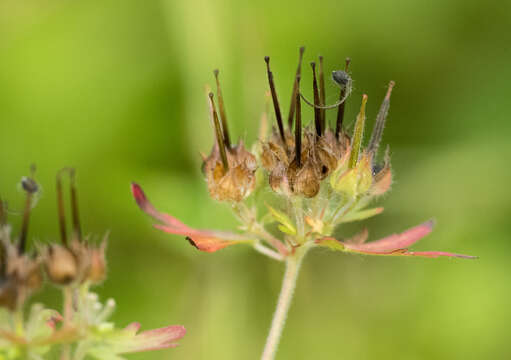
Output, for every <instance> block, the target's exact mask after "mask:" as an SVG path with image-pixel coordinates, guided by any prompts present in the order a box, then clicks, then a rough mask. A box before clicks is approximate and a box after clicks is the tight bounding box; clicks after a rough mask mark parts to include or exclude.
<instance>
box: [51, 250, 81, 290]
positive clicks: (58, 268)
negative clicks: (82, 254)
mask: <svg viewBox="0 0 511 360" xmlns="http://www.w3.org/2000/svg"><path fill="white" fill-rule="evenodd" d="M44 268H45V270H46V274H47V275H48V278H49V279H50V281H51V282H53V283H54V284H56V285H69V284H71V283H73V282H74V281H75V280H76V278H77V276H78V260H77V258H76V257H75V255H74V254H73V252H72V251H71V250H69V249H68V248H67V247H64V246H61V245H49V246H48V247H47V249H46V252H45V255H44Z"/></svg>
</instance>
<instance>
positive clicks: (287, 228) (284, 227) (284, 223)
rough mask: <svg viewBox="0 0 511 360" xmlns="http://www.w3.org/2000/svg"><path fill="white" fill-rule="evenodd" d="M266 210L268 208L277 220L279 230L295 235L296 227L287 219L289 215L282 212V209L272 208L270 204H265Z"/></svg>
mask: <svg viewBox="0 0 511 360" xmlns="http://www.w3.org/2000/svg"><path fill="white" fill-rule="evenodd" d="M266 207H267V208H268V210H270V214H271V215H272V216H273V218H274V219H275V221H277V222H278V223H279V224H280V225H279V230H280V231H282V232H283V233H285V234H289V235H296V228H295V226H294V225H293V223H292V222H291V220H290V219H289V217H288V216H287V215H286V214H284V213H283V212H282V211H279V210H276V209H274V208H272V207H271V206H270V205H268V204H266Z"/></svg>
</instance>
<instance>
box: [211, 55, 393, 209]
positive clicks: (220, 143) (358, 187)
mask: <svg viewBox="0 0 511 360" xmlns="http://www.w3.org/2000/svg"><path fill="white" fill-rule="evenodd" d="M303 54H304V48H300V53H299V61H298V68H297V70H296V76H295V81H294V83H293V90H292V93H291V105H290V109H289V116H288V123H287V126H285V125H284V122H283V116H282V113H281V105H280V103H279V99H278V95H277V90H276V85H275V77H274V74H273V72H272V70H271V68H270V58H269V57H268V56H266V57H265V58H264V60H265V63H266V74H267V77H268V83H269V88H270V94H271V99H272V102H273V109H274V113H275V122H276V124H275V125H276V126H274V127H273V130H272V131H271V134H270V136H269V138H268V139H266V140H265V139H260V144H259V145H260V146H259V149H260V152H259V154H258V155H259V156H258V157H257V158H258V159H259V160H260V164H261V167H262V168H263V169H264V170H265V171H266V173H267V174H268V183H269V185H270V187H271V189H272V190H273V191H275V192H277V193H279V194H281V195H284V196H288V197H289V196H302V197H305V198H313V197H315V196H316V195H317V194H318V193H319V191H320V188H321V185H322V184H323V183H324V180H325V179H327V178H328V179H329V180H330V181H327V182H326V183H327V184H329V185H330V186H331V187H332V188H333V190H334V191H336V192H338V193H342V194H343V195H347V196H349V197H357V196H359V195H361V194H366V193H370V194H371V195H374V196H377V195H381V194H383V193H385V192H386V191H387V190H388V189H389V188H390V185H391V183H392V174H391V171H390V161H389V155H388V152H387V153H386V156H385V160H384V163H383V164H379V163H378V162H377V160H376V159H377V151H378V147H379V144H380V141H381V138H382V134H383V129H384V125H385V120H386V117H387V114H388V109H389V105H390V93H391V91H392V87H393V86H394V83H393V82H391V83H390V84H389V90H388V92H387V95H386V96H385V99H384V101H383V103H382V105H381V108H380V111H379V113H378V116H377V118H376V122H375V125H374V130H373V132H372V136H371V139H370V141H369V145H368V147H367V148H365V149H363V148H362V146H361V144H362V139H363V130H364V125H365V103H366V101H367V96H366V95H364V96H363V101H362V106H361V110H360V114H359V115H358V117H357V121H356V125H355V129H354V131H353V134H352V135H351V136H350V135H348V134H347V132H346V131H345V130H344V128H343V119H344V110H345V101H346V99H347V97H348V96H349V95H350V93H351V83H352V79H351V76H350V75H349V69H348V67H349V64H350V59H349V58H348V59H346V63H345V67H344V70H335V71H333V72H332V80H333V82H334V83H335V84H336V85H337V86H338V87H339V88H340V91H339V100H338V101H337V102H336V103H335V104H333V105H327V104H326V94H325V79H324V64H323V57H321V56H320V57H319V79H318V77H317V76H316V63H314V62H312V63H311V68H312V75H313V76H312V78H313V81H312V91H313V94H314V101H309V100H307V98H306V97H305V96H304V95H303V93H302V92H301V91H300V82H301V72H302V71H301V65H302V60H303ZM214 73H215V78H216V85H217V93H218V104H219V109H220V111H219V114H218V113H217V111H216V107H215V102H214V100H213V94H212V93H209V109H210V115H211V120H212V123H213V128H214V130H215V137H216V142H215V145H214V146H213V149H212V151H211V154H210V155H209V156H208V157H204V159H203V160H204V164H203V171H204V173H205V176H206V180H207V183H208V189H209V193H210V195H211V196H212V197H213V198H214V199H217V200H220V201H231V202H238V201H242V200H243V199H245V198H246V197H247V196H249V195H250V193H251V192H252V191H253V190H254V188H255V186H256V179H255V172H256V170H257V168H258V164H257V162H256V157H255V156H254V155H253V154H251V153H250V152H248V151H247V150H246V149H245V147H244V145H243V143H241V142H240V143H239V144H238V145H235V146H233V145H231V141H230V135H229V131H228V128H227V121H226V115H225V106H224V103H223V97H222V92H221V88H220V83H219V80H218V70H215V72H214ZM302 100H303V101H304V102H305V103H306V104H308V105H309V106H311V107H313V109H314V119H313V121H310V125H308V126H302V111H301V107H302ZM328 109H337V117H336V121H335V127H331V126H330V125H329V123H328V121H327V119H326V113H327V112H326V110H328ZM267 117H268V116H265V117H264V118H267ZM263 127H265V126H263Z"/></svg>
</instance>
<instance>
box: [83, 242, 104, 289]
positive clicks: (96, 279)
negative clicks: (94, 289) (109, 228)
mask: <svg viewBox="0 0 511 360" xmlns="http://www.w3.org/2000/svg"><path fill="white" fill-rule="evenodd" d="M105 251H106V241H103V242H102V243H101V245H100V246H99V247H93V248H90V249H89V256H90V269H89V274H88V276H87V280H88V281H90V282H91V283H93V284H98V283H101V282H103V280H105V278H106V260H105Z"/></svg>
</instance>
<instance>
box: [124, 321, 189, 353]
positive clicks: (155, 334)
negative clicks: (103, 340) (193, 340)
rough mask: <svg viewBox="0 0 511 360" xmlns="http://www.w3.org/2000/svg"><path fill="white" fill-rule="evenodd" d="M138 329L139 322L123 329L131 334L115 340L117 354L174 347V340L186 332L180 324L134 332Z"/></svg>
mask: <svg viewBox="0 0 511 360" xmlns="http://www.w3.org/2000/svg"><path fill="white" fill-rule="evenodd" d="M139 329H140V324H138V323H132V324H130V325H128V326H127V327H126V328H125V329H124V331H125V332H126V334H131V336H129V337H127V338H126V339H122V340H121V339H119V340H118V341H117V343H116V344H115V345H116V348H117V351H118V353H119V354H126V353H133V352H141V351H152V350H160V349H166V348H171V347H176V346H177V343H176V341H177V340H179V339H181V338H182V337H183V336H185V334H186V329H185V328H184V327H183V326H180V325H172V326H166V327H163V328H159V329H153V330H147V331H143V332H141V333H140V334H136V333H137V332H138V330H139ZM135 334H136V335H135Z"/></svg>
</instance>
